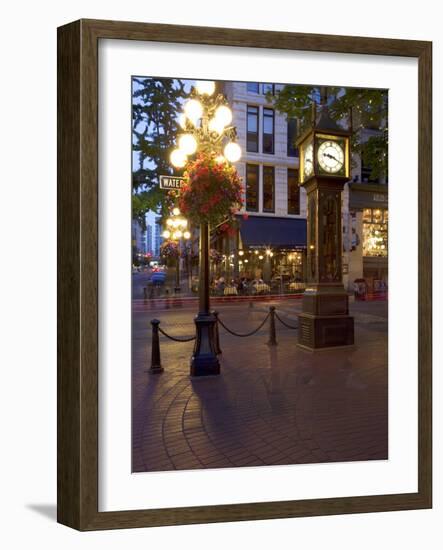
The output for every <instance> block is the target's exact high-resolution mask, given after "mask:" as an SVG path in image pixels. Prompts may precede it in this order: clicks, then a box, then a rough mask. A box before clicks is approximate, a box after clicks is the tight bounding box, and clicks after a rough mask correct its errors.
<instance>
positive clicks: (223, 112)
mask: <svg viewBox="0 0 443 550" xmlns="http://www.w3.org/2000/svg"><path fill="white" fill-rule="evenodd" d="M215 120H217V121H218V123H219V124H221V125H223V126H227V125H228V124H230V122H231V121H232V111H231V109H230V108H229V107H227V106H226V105H220V107H218V108H217V110H216V111H215Z"/></svg>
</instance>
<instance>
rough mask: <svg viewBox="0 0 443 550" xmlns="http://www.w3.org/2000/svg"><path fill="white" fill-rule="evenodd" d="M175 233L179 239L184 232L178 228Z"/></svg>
mask: <svg viewBox="0 0 443 550" xmlns="http://www.w3.org/2000/svg"><path fill="white" fill-rule="evenodd" d="M174 234H175V235H176V238H177V239H180V238H181V237H182V236H183V233H182V232H181V231H180V229H177V231H176V232H175V233H174Z"/></svg>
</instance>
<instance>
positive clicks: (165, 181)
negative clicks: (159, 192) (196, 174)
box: [160, 176, 186, 189]
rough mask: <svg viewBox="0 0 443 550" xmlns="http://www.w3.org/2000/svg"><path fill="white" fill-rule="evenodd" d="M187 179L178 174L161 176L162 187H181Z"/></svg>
mask: <svg viewBox="0 0 443 550" xmlns="http://www.w3.org/2000/svg"><path fill="white" fill-rule="evenodd" d="M185 179H186V178H181V177H178V176H160V189H181V188H182V187H183V184H184V182H185Z"/></svg>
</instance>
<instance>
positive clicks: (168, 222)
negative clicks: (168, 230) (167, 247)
mask: <svg viewBox="0 0 443 550" xmlns="http://www.w3.org/2000/svg"><path fill="white" fill-rule="evenodd" d="M172 224H173V221H172V220H171V218H168V219H167V220H166V225H167V226H168V227H171V225H172Z"/></svg>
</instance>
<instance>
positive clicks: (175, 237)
mask: <svg viewBox="0 0 443 550" xmlns="http://www.w3.org/2000/svg"><path fill="white" fill-rule="evenodd" d="M166 226H167V228H168V229H165V230H164V231H163V233H162V237H163V238H164V239H170V240H172V241H176V242H177V249H178V250H177V259H176V266H175V288H174V292H175V293H177V292H180V290H181V287H180V241H181V239H184V240H186V241H187V240H189V239H190V238H191V233H190V232H189V231H188V230H187V229H186V228H187V227H188V220H186V219H185V218H183V217H181V216H180V210H179V209H178V208H177V207H176V208H174V209H173V210H172V216H171V217H170V218H168V219H167V220H166Z"/></svg>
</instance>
